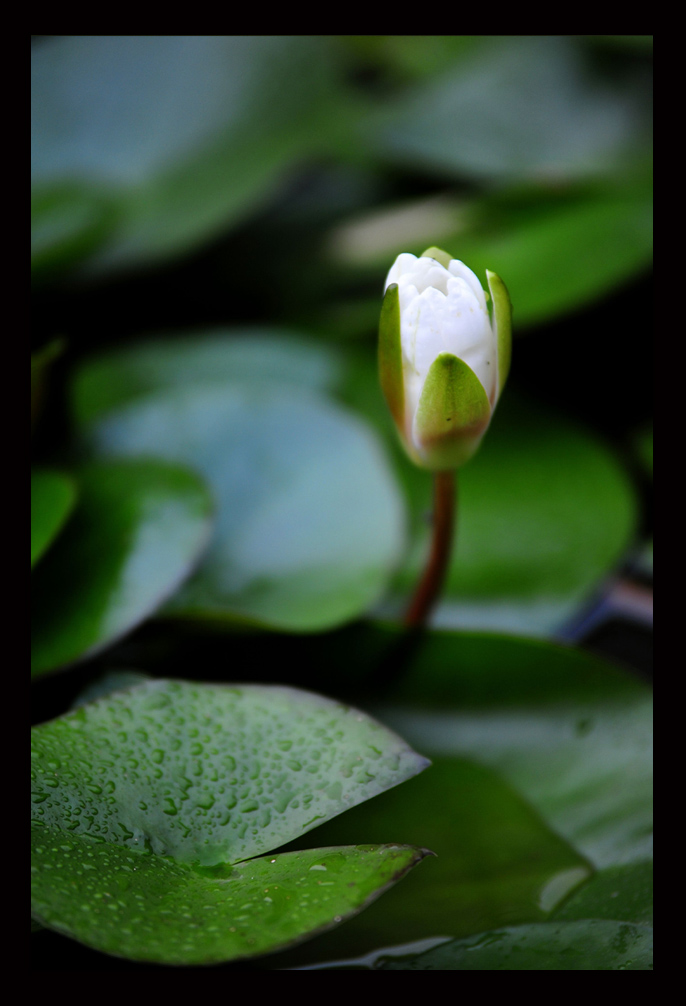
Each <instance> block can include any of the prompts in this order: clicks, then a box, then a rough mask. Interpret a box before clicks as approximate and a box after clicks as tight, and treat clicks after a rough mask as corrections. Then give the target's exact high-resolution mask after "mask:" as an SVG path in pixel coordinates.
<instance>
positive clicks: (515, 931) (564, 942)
mask: <svg viewBox="0 0 686 1006" xmlns="http://www.w3.org/2000/svg"><path fill="white" fill-rule="evenodd" d="M652 951H653V933H652V930H651V929H647V928H644V927H643V926H633V925H631V924H630V923H627V922H614V921H613V922H610V921H608V920H605V919H585V920H584V921H583V922H550V923H539V924H538V925H529V926H516V927H512V928H510V929H501V930H497V931H495V932H488V933H479V934H478V935H477V936H472V937H470V938H469V939H467V940H456V941H453V942H450V943H443V944H442V945H441V946H439V947H435V948H434V949H433V950H428V951H427V952H426V953H424V954H421V955H419V956H418V957H416V958H414V960H412V961H409V960H408V961H403V960H402V959H398V960H390V961H388V962H386V963H381V964H379V965H377V968H378V970H380V971H652V970H653V964H652V960H653V955H652Z"/></svg>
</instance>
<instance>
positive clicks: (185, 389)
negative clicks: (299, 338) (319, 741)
mask: <svg viewBox="0 0 686 1006" xmlns="http://www.w3.org/2000/svg"><path fill="white" fill-rule="evenodd" d="M212 345H214V346H215V348H217V361H218V363H217V368H216V371H215V374H214V380H212V381H207V382H206V383H191V384H188V385H186V386H184V385H183V384H181V383H180V382H179V380H178V374H177V376H176V377H171V376H170V375H172V372H174V373H176V372H177V370H176V368H177V364H178V362H179V360H180V359H182V358H183V354H182V356H179V354H178V351H177V348H176V347H175V344H174V343H170V344H169V351H170V355H169V360H170V362H169V366H168V367H167V368H166V371H165V368H163V367H160V368H159V371H158V374H159V375H160V377H159V381H158V382H157V383H158V390H157V391H154V392H152V393H150V394H148V395H139V396H138V397H137V398H135V399H132V400H131V401H129V402H128V403H126V404H123V405H122V406H121V408H118V409H112V410H110V411H108V412H107V413H106V414H103V415H102V416H100V418H99V419H95V420H94V421H93V422H92V423H89V424H86V425H85V426H84V435H85V439H86V440H87V442H88V444H89V445H90V448H91V449H92V450H93V451H94V452H95V453H96V454H98V455H99V456H101V457H102V456H106V457H114V456H119V457H121V456H129V457H131V456H140V455H157V456H159V457H164V458H167V459H168V460H178V461H182V462H184V463H186V464H190V465H192V466H194V467H196V468H197V469H198V471H200V472H201V473H202V474H203V475H204V476H205V477H206V478H207V479H208V481H209V483H210V485H211V486H212V488H213V490H214V493H215V497H216V499H217V503H218V508H219V510H218V515H217V526H216V533H215V536H214V539H213V541H212V543H211V545H210V548H209V550H208V553H207V556H206V559H205V560H204V561H203V563H202V565H201V567H200V569H199V571H198V572H197V574H196V575H195V576H194V577H193V578H192V579H191V580H190V581H189V582H188V583H187V584H186V586H185V587H184V588H183V589H182V590H181V591H180V593H179V594H177V596H176V597H175V598H174V599H173V600H172V602H171V603H170V605H169V606H168V608H167V611H168V612H169V613H173V614H174V615H180V616H184V617H185V616H189V617H194V618H207V619H219V620H224V621H229V622H230V621H235V620H238V621H247V622H249V623H254V624H258V625H261V626H266V627H272V628H281V629H286V630H291V631H293V630H295V631H312V630H321V629H324V628H328V627H330V626H332V625H336V624H340V623H341V622H344V621H346V620H348V619H351V618H354V617H355V616H356V615H358V614H359V613H360V612H362V611H366V610H367V609H368V608H369V606H370V605H371V604H373V603H374V602H375V601H377V600H378V598H379V595H380V593H381V591H382V590H383V588H384V586H385V584H386V583H387V581H388V578H389V576H390V574H391V571H392V569H393V568H394V566H395V565H396V564H397V561H398V558H399V553H400V549H401V548H402V543H403V512H402V504H401V500H400V498H399V495H398V493H397V490H396V487H395V484H394V482H393V479H392V476H391V472H390V470H389V467H388V464H387V462H386V459H385V457H384V455H383V452H382V450H381V447H380V445H379V444H378V442H377V440H376V439H375V437H374V436H373V434H372V432H371V431H370V430H369V429H368V428H367V427H366V426H365V425H364V424H363V423H362V422H361V421H360V420H359V419H357V418H356V417H355V416H353V415H351V414H350V413H348V412H347V411H343V410H342V409H341V408H340V407H338V406H336V405H334V404H333V403H330V402H328V401H326V400H325V399H323V398H322V397H320V396H318V395H315V394H314V393H312V392H310V391H309V390H308V388H307V385H308V384H310V386H313V385H317V384H321V383H324V382H325V381H327V380H328V379H329V378H328V376H327V375H328V373H329V369H330V367H331V361H330V360H329V358H328V357H327V355H326V353H321V352H319V353H314V355H311V356H308V354H307V353H304V354H303V351H302V350H301V349H300V348H298V346H297V345H296V347H295V351H294V353H293V355H292V358H291V363H290V365H289V366H285V365H284V361H285V359H286V357H287V355H288V354H289V353H290V352H291V350H290V349H289V347H288V344H287V343H284V344H283V346H282V351H281V352H280V353H279V354H278V355H276V357H275V361H278V362H277V366H276V367H275V366H273V365H272V364H269V365H266V362H265V361H266V360H267V359H268V357H269V354H270V351H271V343H270V342H269V341H267V342H265V343H264V344H262V345H261V344H260V343H259V340H258V339H255V340H254V347H253V348H254V355H252V356H251V354H250V353H247V354H246V356H245V358H244V362H245V361H249V360H252V361H253V362H248V363H246V366H245V367H241V366H240V365H239V366H237V367H236V368H235V369H234V370H233V371H232V367H231V365H230V363H228V361H229V360H230V359H231V358H232V355H233V354H232V353H231V350H230V349H228V348H227V352H226V354H223V351H222V350H221V346H220V344H219V343H214V344H213V343H211V342H210V343H205V344H202V343H200V342H199V343H198V344H197V347H196V348H197V350H198V356H197V359H198V360H201V359H204V358H205V354H206V353H207V354H208V355H207V357H206V362H205V363H204V364H203V365H202V367H201V366H200V365H199V364H198V366H195V367H194V366H192V365H191V364H190V363H188V368H187V372H188V373H191V374H193V373H195V375H196V376H197V377H199V376H200V373H201V371H202V373H207V372H208V371H209V369H210V368H211V358H212ZM155 354H159V355H160V356H161V355H164V349H163V347H162V344H160V346H159V347H158V348H157V349H156V350H155ZM191 356H192V353H189V355H188V356H187V357H186V360H187V361H189V360H190V358H191ZM239 356H240V351H239V353H238V354H235V358H238V357H239ZM123 359H124V360H125V363H124V364H123V365H122V367H119V366H118V365H116V364H115V365H114V367H113V373H114V383H115V386H116V382H117V381H118V380H120V379H121V374H122V373H123V372H126V374H127V375H129V376H127V377H125V379H124V384H126V381H128V380H129V379H130V380H131V385H130V386H131V388H135V387H136V385H137V382H138V384H139V386H140V385H144V384H145V381H146V380H147V378H146V376H145V375H146V373H147V371H146V367H147V363H146V362H145V358H144V357H142V356H141V357H136V355H135V354H129V355H128V356H127V355H126V354H124V357H123ZM222 360H223V361H224V362H222ZM260 360H261V361H262V363H260V362H259V361H260ZM141 361H142V367H141V374H142V376H141V378H140V381H138V378H137V377H130V375H131V374H132V372H134V371H136V370H137V365H138V362H141ZM255 361H257V363H256V367H254V366H253V363H255ZM299 361H308V362H307V365H306V366H305V368H304V369H303V372H302V375H301V376H302V380H301V381H300V382H299V381H298V380H293V379H292V378H291V380H290V382H289V377H288V374H289V372H290V373H291V374H293V373H294V372H295V370H297V367H298V362H299ZM313 363H314V364H315V366H314V367H313V366H312V364H313ZM98 367H100V365H96V370H95V371H89V369H88V368H87V369H86V370H85V371H84V372H82V375H81V377H80V378H79V379H78V381H77V394H76V399H77V406H76V411H77V414H81V415H84V414H86V415H88V414H89V410H90V411H91V414H92V408H91V406H89V405H88V401H89V400H90V401H94V399H95V397H96V395H95V389H97V387H99V386H101V385H102V384H104V383H105V382H106V380H107V377H106V368H105V369H102V368H101V369H97V368H98ZM203 368H204V369H203ZM277 369H278V370H280V371H281V372H282V373H283V374H284V375H285V380H284V381H275V380H274V378H275V377H276V373H275V371H276V370H277ZM182 370H183V367H181V368H180V371H179V372H180V373H181V372H182ZM229 371H232V378H231V379H222V375H223V374H226V373H227V372H229ZM256 373H259V375H260V377H261V378H263V379H261V380H255V379H254V377H255V375H256ZM248 374H250V375H251V377H252V378H253V379H246V380H245V381H243V382H241V383H239V380H240V378H241V377H242V376H247V375H248ZM88 389H90V390H88ZM117 394H118V396H119V399H120V400H121V399H122V398H123V393H117ZM89 396H90V398H89ZM84 402H85V403H86V404H85V405H84V404H83V403H84ZM79 403H80V404H79Z"/></svg>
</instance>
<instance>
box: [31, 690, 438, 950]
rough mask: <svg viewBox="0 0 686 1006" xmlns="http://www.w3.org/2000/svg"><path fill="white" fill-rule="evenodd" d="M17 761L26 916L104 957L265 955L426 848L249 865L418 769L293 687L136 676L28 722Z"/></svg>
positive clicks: (377, 886) (352, 903) (392, 746)
mask: <svg viewBox="0 0 686 1006" xmlns="http://www.w3.org/2000/svg"><path fill="white" fill-rule="evenodd" d="M32 758H33V767H34V768H33V772H32V801H33V811H32V819H33V822H34V825H33V829H32V831H33V833H34V834H33V841H34V858H33V901H32V912H33V914H34V916H35V917H36V918H37V919H38V920H39V921H40V922H42V923H44V924H45V925H47V926H50V927H51V928H54V929H57V930H58V931H59V932H62V933H65V934H66V935H69V936H73V937H75V938H76V939H79V940H81V941H82V942H84V943H86V944H87V945H89V946H94V947H96V948H97V949H99V950H104V951H106V952H108V953H114V954H117V955H120V956H126V957H131V958H133V959H138V960H140V959H142V960H151V961H158V962H161V963H174V964H181V963H210V962H213V961H220V960H227V959H231V958H234V957H241V956H250V955H252V954H257V953H264V952H266V951H268V950H272V949H274V948H275V947H279V946H283V945H285V944H289V943H292V942H293V941H298V940H300V939H302V938H304V937H305V936H306V935H307V934H308V933H309V932H311V931H312V930H318V929H328V928H330V927H331V926H332V925H334V924H336V923H337V922H340V921H341V920H342V918H343V917H345V916H348V915H350V914H351V913H354V912H356V911H359V910H360V908H362V907H363V906H364V904H365V903H366V902H367V901H369V900H370V899H372V898H374V897H376V896H377V895H378V894H379V893H381V891H382V890H383V889H384V888H385V887H387V886H389V885H390V884H391V883H393V882H394V881H395V880H397V879H399V878H400V877H401V876H402V875H403V874H404V873H405V872H406V871H407V870H408V869H409V868H410V867H411V866H413V865H415V864H416V863H417V862H419V860H420V859H421V858H423V856H424V855H425V852H424V851H422V850H420V849H411V848H407V847H398V846H388V845H384V846H381V847H379V846H374V847H370V846H358V847H354V848H347V849H318V850H309V851H308V852H306V853H295V854H287V855H285V856H274V857H263V858H259V859H253V858H252V857H254V856H256V855H259V854H260V853H265V852H267V851H269V850H271V849H272V848H273V847H274V846H278V845H281V844H283V842H284V841H287V840H289V839H292V838H293V837H294V836H296V835H301V834H303V833H305V832H307V831H309V830H311V829H312V828H313V827H315V826H316V824H317V823H318V822H319V821H326V820H327V819H329V818H331V817H333V816H335V815H337V814H340V813H341V812H342V811H345V810H347V809H348V808H349V807H351V806H354V805H355V804H357V803H359V802H361V801H364V800H368V799H370V798H371V797H373V796H375V795H376V794H377V793H380V792H382V791H383V790H385V789H387V788H388V787H391V786H396V785H397V784H398V783H401V782H403V781H404V780H406V779H408V778H409V777H411V776H413V775H415V774H416V773H417V772H421V771H422V769H424V768H425V767H426V765H427V762H426V759H424V758H422V757H421V756H419V755H417V754H416V753H415V752H413V751H412V750H411V749H410V748H408V746H407V745H406V744H405V743H404V742H403V741H402V740H401V739H400V738H399V737H397V736H395V735H394V734H392V733H391V732H390V731H388V730H386V729H385V728H384V727H383V726H381V724H379V723H377V722H375V721H374V720H371V719H370V718H369V717H368V716H365V715H364V714H363V713H360V712H359V710H356V709H351V708H350V707H349V706H342V705H340V704H338V703H336V702H333V701H331V700H329V699H325V698H323V697H322V696H319V695H314V694H312V693H309V692H302V691H298V690H296V689H291V688H278V687H276V688H270V687H265V686H229V685H226V686H209V685H197V684H191V683H187V682H180V681H150V682H146V683H143V684H140V685H136V686H134V687H132V688H129V689H125V690H124V691H119V692H116V693H113V694H110V695H108V696H105V697H103V698H101V699H100V700H98V701H95V702H93V703H91V704H89V705H86V706H82V707H80V708H78V709H77V710H76V711H74V712H71V713H68V714H66V715H65V716H62V717H60V718H59V719H56V720H53V721H52V722H50V723H47V724H44V725H42V726H40V727H37V728H35V729H34V730H33V731H32ZM245 860H249V862H247V863H244V862H243V861H245ZM236 864H241V865H239V866H238V868H236ZM322 888H326V890H323V889H322ZM258 895H259V897H258ZM265 895H266V897H265ZM288 902H290V904H289V903H288ZM208 912H210V913H211V914H209V915H208ZM189 920H190V921H189ZM141 923H142V924H141Z"/></svg>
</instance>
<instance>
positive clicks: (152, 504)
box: [32, 461, 212, 675]
mask: <svg viewBox="0 0 686 1006" xmlns="http://www.w3.org/2000/svg"><path fill="white" fill-rule="evenodd" d="M211 509H212V501H211V499H210V497H209V495H208V493H207V490H206V488H205V486H204V484H203V483H202V482H201V481H200V480H199V479H198V477H197V476H196V475H195V474H193V473H192V472H189V471H187V470H185V469H182V468H178V467H173V466H171V465H167V464H161V463H159V462H157V461H144V462H141V463H128V462H122V463H116V464H110V465H100V466H98V465H96V466H92V467H90V468H87V469H85V470H84V471H82V472H81V473H80V475H79V502H78V506H77V508H76V510H75V512H74V514H73V516H72V519H71V520H70V522H69V525H68V527H67V529H66V530H65V532H64V533H63V534H62V535H60V537H59V539H58V541H57V542H56V543H55V545H54V547H53V548H51V549H50V552H49V553H48V555H47V556H46V557H45V559H44V560H43V562H41V564H40V566H39V567H38V569H37V570H36V573H35V575H34V585H33V602H32V604H33V610H32V624H33V629H32V673H33V674H34V675H37V674H44V673H46V672H47V671H52V670H55V669H57V668H59V667H62V666H64V665H65V664H69V663H72V662H73V661H75V660H78V659H80V658H82V657H84V656H86V655H90V654H92V653H94V652H96V651H97V650H100V649H102V648H103V647H104V646H107V645H108V644H109V643H111V642H112V641H113V640H115V639H117V638H118V637H119V636H121V635H123V634H124V633H126V632H128V631H129V630H130V629H132V628H133V627H134V626H135V625H137V624H138V623H139V622H141V621H142V620H143V619H144V618H146V617H147V616H149V615H150V614H152V612H153V611H155V610H156V609H157V608H158V607H159V606H160V605H161V604H162V603H163V601H164V600H165V599H166V598H167V597H168V596H169V595H170V594H172V593H173V592H174V590H176V588H177V587H178V586H179V584H180V583H181V582H182V580H184V579H185V577H186V576H188V573H189V572H190V569H191V568H192V566H193V564H194V563H195V562H197V559H198V557H199V555H200V553H201V552H202V550H203V549H204V547H205V545H206V543H207V538H208V535H209V529H210V516H211Z"/></svg>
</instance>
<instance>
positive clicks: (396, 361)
mask: <svg viewBox="0 0 686 1006" xmlns="http://www.w3.org/2000/svg"><path fill="white" fill-rule="evenodd" d="M379 380H380V382H381V390H382V391H383V393H384V397H385V399H386V403H387V405H388V408H389V409H390V410H391V415H392V416H393V420H394V422H395V425H396V426H397V427H398V430H399V431H400V433H401V434H402V433H403V430H404V426H405V386H404V382H403V355H402V348H401V344H400V299H399V295H398V284H397V283H391V285H390V286H389V288H388V290H386V294H385V296H384V299H383V303H382V305H381V320H380V321H379Z"/></svg>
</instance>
